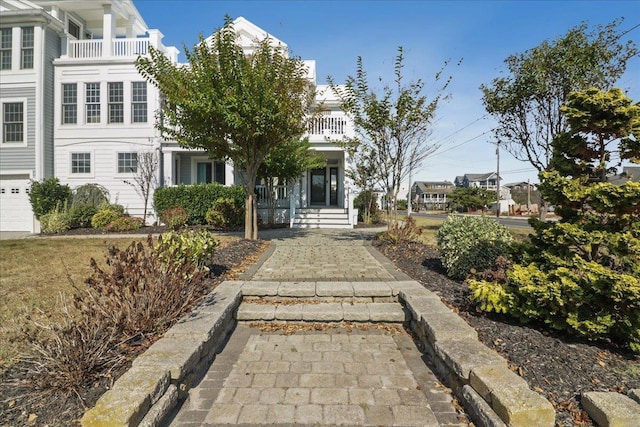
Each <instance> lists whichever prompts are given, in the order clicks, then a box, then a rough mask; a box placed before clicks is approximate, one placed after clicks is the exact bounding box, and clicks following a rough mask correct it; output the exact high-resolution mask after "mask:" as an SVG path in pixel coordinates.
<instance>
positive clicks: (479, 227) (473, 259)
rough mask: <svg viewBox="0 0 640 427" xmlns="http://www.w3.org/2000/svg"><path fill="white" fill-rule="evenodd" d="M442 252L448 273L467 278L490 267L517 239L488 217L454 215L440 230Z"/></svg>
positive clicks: (438, 235)
mask: <svg viewBox="0 0 640 427" xmlns="http://www.w3.org/2000/svg"><path fill="white" fill-rule="evenodd" d="M437 239H438V251H439V253H440V259H441V261H442V264H443V265H444V266H445V268H446V269H447V274H448V275H449V276H450V277H452V278H454V279H465V278H466V277H467V276H468V275H469V273H472V272H479V271H483V270H486V269H488V268H490V267H491V266H492V265H493V264H494V262H495V260H496V258H497V257H498V256H500V255H505V254H506V253H507V252H508V250H509V246H510V244H511V242H512V240H513V238H512V236H511V234H510V233H509V231H508V230H507V229H506V228H505V227H504V226H502V225H500V224H498V223H497V222H495V221H493V220H492V219H489V218H487V217H484V216H482V217H473V216H457V215H456V216H450V217H449V218H448V219H447V221H445V222H444V223H443V224H442V226H441V227H440V228H439V229H438V234H437Z"/></svg>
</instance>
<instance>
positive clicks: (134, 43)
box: [113, 38, 149, 56]
mask: <svg viewBox="0 0 640 427" xmlns="http://www.w3.org/2000/svg"><path fill="white" fill-rule="evenodd" d="M147 53H149V39H139V38H136V39H115V40H114V41H113V56H138V55H146V54H147Z"/></svg>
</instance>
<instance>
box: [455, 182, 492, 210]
mask: <svg viewBox="0 0 640 427" xmlns="http://www.w3.org/2000/svg"><path fill="white" fill-rule="evenodd" d="M496 198H497V195H496V193H495V191H489V190H485V189H484V188H480V187H456V188H454V189H453V191H451V193H449V195H448V196H447V200H448V201H449V209H450V210H452V211H458V212H467V211H468V210H480V209H483V208H484V207H485V206H488V205H489V204H491V203H493V202H495V201H496Z"/></svg>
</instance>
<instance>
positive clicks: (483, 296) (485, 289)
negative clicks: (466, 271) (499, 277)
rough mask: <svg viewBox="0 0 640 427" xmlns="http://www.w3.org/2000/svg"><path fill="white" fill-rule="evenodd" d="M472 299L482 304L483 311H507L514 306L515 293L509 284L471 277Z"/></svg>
mask: <svg viewBox="0 0 640 427" xmlns="http://www.w3.org/2000/svg"><path fill="white" fill-rule="evenodd" d="M467 282H468V284H469V289H470V290H471V300H472V301H476V302H477V303H479V305H480V309H481V310H482V311H488V312H492V311H493V312H496V313H507V312H509V311H510V310H511V309H512V307H513V298H514V297H513V294H512V293H510V292H509V290H508V288H507V286H506V285H505V284H502V283H497V282H487V281H483V280H475V279H469V280H468V281H467Z"/></svg>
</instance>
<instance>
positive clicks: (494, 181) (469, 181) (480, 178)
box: [453, 172, 498, 191]
mask: <svg viewBox="0 0 640 427" xmlns="http://www.w3.org/2000/svg"><path fill="white" fill-rule="evenodd" d="M453 183H454V184H455V186H456V187H466V188H469V187H479V188H484V189H485V190H493V191H495V190H496V187H497V185H498V175H497V174H496V173H495V172H489V173H466V174H464V175H463V176H456V179H455V180H454V181H453Z"/></svg>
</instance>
